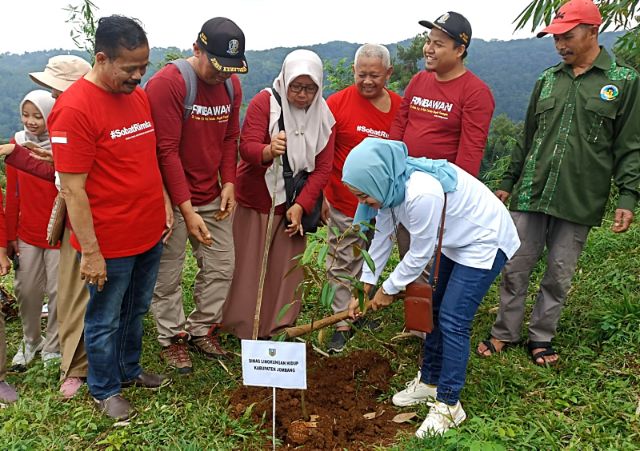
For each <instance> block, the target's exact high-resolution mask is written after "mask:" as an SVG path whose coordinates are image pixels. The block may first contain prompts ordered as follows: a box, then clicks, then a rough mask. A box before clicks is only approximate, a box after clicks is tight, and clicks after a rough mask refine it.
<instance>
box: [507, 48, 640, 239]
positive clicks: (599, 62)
mask: <svg viewBox="0 0 640 451" xmlns="http://www.w3.org/2000/svg"><path fill="white" fill-rule="evenodd" d="M612 178H613V181H614V183H615V184H616V186H617V187H618V189H619V192H620V197H619V201H618V208H623V209H627V210H631V211H633V210H634V208H635V206H636V203H637V201H638V198H639V197H640V79H639V77H638V73H637V72H636V71H635V70H634V69H632V68H630V67H626V66H623V65H620V64H619V63H617V62H616V61H615V60H614V59H612V58H611V56H610V55H609V53H607V51H606V50H605V49H604V48H601V50H600V54H599V55H598V57H597V58H596V60H595V61H594V63H593V66H592V67H591V68H590V69H589V70H587V71H586V72H585V73H583V74H580V75H578V76H575V75H574V74H573V70H572V68H571V66H568V65H566V64H564V63H560V64H558V65H556V66H554V67H551V68H549V69H547V70H545V71H544V72H543V73H542V75H540V77H539V78H538V81H537V82H536V85H535V88H534V91H533V94H532V96H531V100H530V102H529V108H528V110H527V117H526V121H525V130H524V136H523V138H522V140H521V141H520V143H519V145H518V147H517V148H516V149H515V150H514V152H513V153H512V161H511V165H510V167H509V169H508V170H507V172H506V173H505V175H504V178H503V181H502V184H501V186H500V188H499V189H501V190H504V191H506V192H509V193H511V203H510V208H511V210H514V211H521V212H538V213H544V214H547V215H550V216H553V217H556V218H560V219H563V220H566V221H571V222H573V223H577V224H582V225H587V226H597V225H600V223H601V221H602V217H603V215H604V210H605V205H606V203H607V199H608V198H609V191H610V187H611V179H612Z"/></svg>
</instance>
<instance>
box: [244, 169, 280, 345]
mask: <svg viewBox="0 0 640 451" xmlns="http://www.w3.org/2000/svg"><path fill="white" fill-rule="evenodd" d="M275 165H276V167H275V170H274V171H273V172H274V174H275V177H274V178H273V180H274V182H273V195H272V196H271V209H270V210H269V219H268V220H267V237H266V239H265V241H264V253H263V254H262V267H261V268H260V279H259V280H258V299H257V300H256V313H255V315H254V317H253V334H251V338H252V339H253V340H257V339H258V331H259V330H260V310H261V309H262V293H263V290H264V279H265V277H266V274H267V262H268V259H269V249H270V248H271V230H272V229H273V216H274V215H275V211H276V187H277V186H278V168H279V167H280V158H276V160H275Z"/></svg>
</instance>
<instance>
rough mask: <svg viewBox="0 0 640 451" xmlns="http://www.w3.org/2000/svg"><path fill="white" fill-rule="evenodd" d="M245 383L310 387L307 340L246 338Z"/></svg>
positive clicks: (243, 355)
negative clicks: (288, 340) (308, 382)
mask: <svg viewBox="0 0 640 451" xmlns="http://www.w3.org/2000/svg"><path fill="white" fill-rule="evenodd" d="M242 382H243V383H244V385H254V386H258V387H277V388H300V389H305V390H306V388H307V349H306V347H305V344H304V343H288V342H284V341H264V340H242Z"/></svg>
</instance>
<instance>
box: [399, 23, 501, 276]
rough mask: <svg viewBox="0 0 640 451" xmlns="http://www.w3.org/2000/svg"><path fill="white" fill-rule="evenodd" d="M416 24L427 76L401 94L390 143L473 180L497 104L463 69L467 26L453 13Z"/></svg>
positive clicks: (405, 238)
mask: <svg viewBox="0 0 640 451" xmlns="http://www.w3.org/2000/svg"><path fill="white" fill-rule="evenodd" d="M419 23H420V25H422V26H424V27H427V28H429V29H430V30H431V31H430V32H429V36H428V37H427V42H426V43H425V44H424V47H423V49H422V51H423V53H424V58H425V67H426V71H421V72H419V73H418V74H416V75H414V76H413V78H412V79H411V81H410V82H409V85H408V86H407V89H406V90H405V91H404V98H403V100H402V104H401V106H400V110H399V111H398V114H397V115H396V118H395V120H394V121H393V125H392V127H391V133H390V135H391V139H395V140H398V141H403V142H404V143H405V144H406V145H407V148H408V149H409V156H411V157H427V158H432V159H446V160H448V161H450V162H451V163H455V164H456V165H457V166H459V167H460V168H462V169H464V170H465V171H467V172H468V173H469V174H471V175H474V176H476V177H477V176H478V172H479V171H480V162H481V161H482V156H483V154H484V148H485V145H486V143H487V136H488V134H489V126H490V125H491V116H492V115H493V110H494V108H495V102H494V100H493V95H492V94H491V90H490V89H489V87H488V86H487V85H486V84H485V83H484V82H483V81H482V80H480V79H479V78H478V77H477V76H476V75H474V74H473V73H472V72H471V71H470V70H468V69H467V68H466V67H465V65H464V58H466V56H467V50H468V49H469V45H470V44H471V24H470V23H469V21H468V20H467V19H466V18H465V17H464V16H463V15H461V14H458V13H456V12H452V11H449V12H448V13H445V14H443V15H441V16H440V17H438V18H437V19H436V20H435V21H433V22H430V21H428V20H421V21H420V22H419ZM398 247H399V250H400V255H401V256H403V255H404V254H405V253H406V252H407V250H408V249H409V234H408V233H407V231H406V229H405V228H404V227H402V225H400V226H399V227H398ZM423 277H426V274H425V275H423Z"/></svg>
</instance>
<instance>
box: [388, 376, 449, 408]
mask: <svg viewBox="0 0 640 451" xmlns="http://www.w3.org/2000/svg"><path fill="white" fill-rule="evenodd" d="M420 376H421V373H420V371H418V376H416V378H415V379H413V380H411V381H409V382H407V388H405V389H404V390H402V391H399V392H398V393H396V394H395V395H393V398H392V399H391V400H392V402H393V405H394V406H398V407H406V406H413V405H416V404H420V403H423V402H428V401H435V400H436V396H437V394H438V390H437V389H436V387H434V386H432V385H427V384H425V383H424V382H421V381H420Z"/></svg>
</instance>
